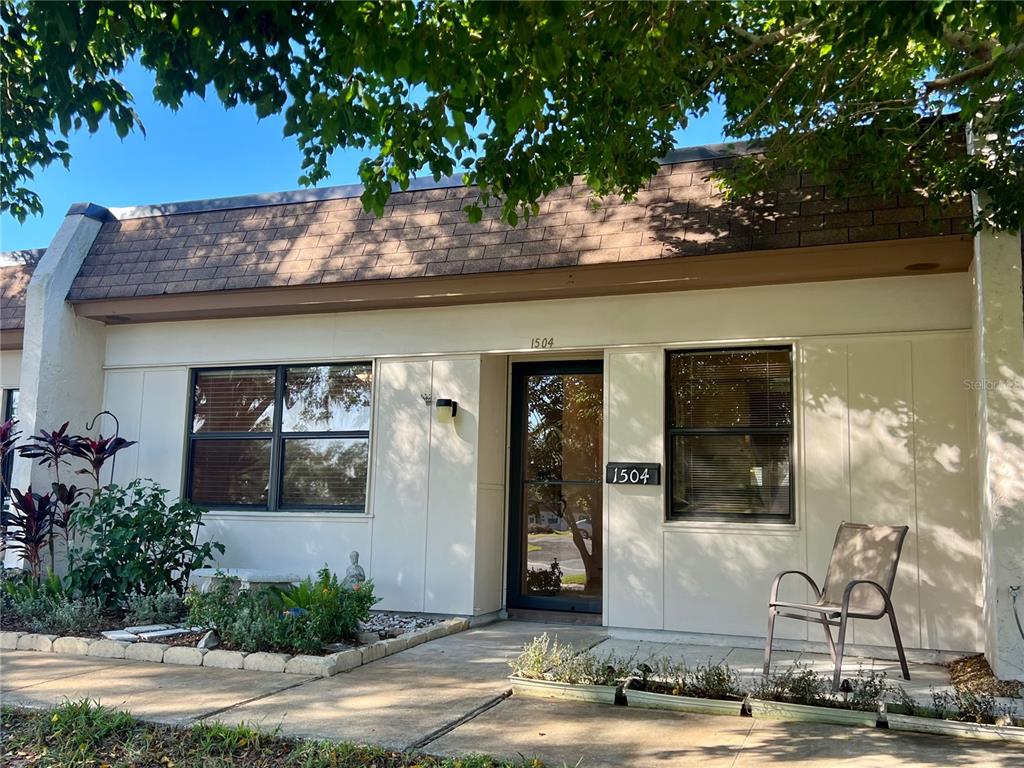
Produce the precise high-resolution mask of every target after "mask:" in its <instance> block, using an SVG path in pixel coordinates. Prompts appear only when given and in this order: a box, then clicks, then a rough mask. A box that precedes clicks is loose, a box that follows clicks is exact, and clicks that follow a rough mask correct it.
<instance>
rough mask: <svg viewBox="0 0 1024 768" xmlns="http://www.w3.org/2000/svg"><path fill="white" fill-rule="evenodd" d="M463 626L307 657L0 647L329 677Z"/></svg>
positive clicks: (93, 646)
mask: <svg viewBox="0 0 1024 768" xmlns="http://www.w3.org/2000/svg"><path fill="white" fill-rule="evenodd" d="M468 628H469V620H468V619H446V620H444V621H439V622H438V623H436V624H433V625H431V626H429V627H425V628H423V629H420V630H417V631H415V632H408V633H405V634H402V635H399V636H398V637H396V638H392V639H389V640H379V641H377V642H375V643H370V644H368V645H362V646H359V647H355V648H350V649H348V650H344V651H338V652H334V653H326V654H324V655H321V656H315V655H311V654H286V653H270V652H255V653H246V652H244V651H233V650H227V649H223V648H214V649H212V650H207V649H204V648H195V647H192V646H187V645H172V644H170V643H163V642H161V643H149V642H137V643H130V642H127V641H120V640H107V639H95V638H89V637H58V636H56V635H46V634H36V633H25V632H8V631H4V632H0V649H6V650H19V651H39V652H43V653H59V654H66V655H72V656H94V657H100V658H108V659H130V660H134V661H148V662H152V663H156V664H160V663H163V664H180V665H183V666H192V667H199V666H203V667H217V668H220V669H244V670H250V671H254V672H282V673H288V674H296V675H313V676H317V677H331V676H333V675H336V674H339V673H341V672H348V671H349V670H351V669H355V668H356V667H359V666H361V665H363V664H369V663H370V662H372V661H376V660H377V659H382V658H384V657H385V656H391V655H394V654H396V653H399V652H401V651H404V650H406V649H407V648H412V647H414V646H417V645H420V644H421V643H424V642H427V641H430V640H436V639H437V638H440V637H445V636H447V635H451V634H455V633H456V632H461V631H463V630H465V629H468Z"/></svg>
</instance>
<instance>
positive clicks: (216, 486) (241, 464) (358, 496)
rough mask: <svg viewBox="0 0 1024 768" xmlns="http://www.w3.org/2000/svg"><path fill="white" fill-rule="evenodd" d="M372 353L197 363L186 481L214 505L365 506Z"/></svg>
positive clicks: (191, 491) (196, 496)
mask: <svg viewBox="0 0 1024 768" xmlns="http://www.w3.org/2000/svg"><path fill="white" fill-rule="evenodd" d="M371 385H372V368H371V365H370V364H369V363H345V364H335V365H303V366H266V367H258V368H232V369H207V370H197V371H195V372H194V373H193V388H192V419H191V429H190V432H189V463H188V480H187V488H188V495H189V498H190V499H191V500H192V501H193V502H195V503H196V504H201V505H204V506H209V507H214V508H217V509H265V510H309V509H324V510H334V511H359V512H361V511H363V510H364V509H365V507H366V481H367V473H368V466H369V444H370V412H371Z"/></svg>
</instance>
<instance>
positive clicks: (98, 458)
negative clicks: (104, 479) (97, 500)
mask: <svg viewBox="0 0 1024 768" xmlns="http://www.w3.org/2000/svg"><path fill="white" fill-rule="evenodd" d="M135 442H136V441H134V440H125V439H124V438H123V437H118V436H116V435H114V436H111V437H104V436H103V435H100V436H99V437H98V438H97V439H95V440H93V439H92V438H91V437H82V438H79V439H78V441H77V442H76V443H75V444H74V445H73V447H72V450H71V452H72V455H74V456H75V457H77V458H79V459H82V460H83V461H85V463H86V464H88V465H89V466H88V467H87V468H85V469H80V470H78V472H79V474H82V475H90V476H91V477H92V479H93V482H94V483H95V485H96V489H97V490H99V488H100V487H101V485H102V483H101V482H100V470H102V469H103V465H104V464H106V463H107V461H108V460H111V459H113V458H114V456H116V455H117V453H118V451H121V450H123V449H125V448H127V447H128V446H130V445H135ZM111 474H113V469H111Z"/></svg>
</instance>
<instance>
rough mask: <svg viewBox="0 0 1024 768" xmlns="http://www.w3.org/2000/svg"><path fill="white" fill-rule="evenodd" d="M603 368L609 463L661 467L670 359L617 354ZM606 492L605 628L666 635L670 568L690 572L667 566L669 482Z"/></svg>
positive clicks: (651, 353) (680, 618) (658, 354)
mask: <svg viewBox="0 0 1024 768" xmlns="http://www.w3.org/2000/svg"><path fill="white" fill-rule="evenodd" d="M605 365H606V367H607V372H606V376H605V380H606V382H607V390H606V391H605V393H604V397H605V413H606V414H607V417H606V424H605V432H606V434H607V436H608V437H607V455H606V456H605V461H606V462H607V461H638V462H663V461H664V455H665V452H664V438H663V434H664V416H663V413H664V408H663V402H664V387H665V353H664V351H663V350H661V349H660V348H659V349H648V350H642V351H636V352H611V353H608V355H607V357H606V362H605ZM604 487H605V492H606V493H607V495H608V501H607V503H606V504H605V510H606V516H607V521H606V523H605V525H606V528H605V530H606V531H607V535H606V537H605V541H606V542H607V545H606V546H607V549H608V551H607V554H606V559H605V562H606V572H605V575H604V579H605V584H606V585H607V586H606V589H605V596H606V604H605V606H604V611H605V624H607V625H609V626H616V627H642V628H646V629H662V628H664V627H665V616H664V613H665V607H664V574H665V568H666V565H667V567H668V569H669V571H670V572H672V571H676V570H678V569H686V568H688V567H689V566H688V564H687V563H685V562H680V561H673V562H671V563H668V564H666V563H665V560H664V542H663V528H664V526H663V523H664V519H665V497H664V489H665V485H664V480H662V485H646V486H645V485H605V486H604ZM674 618H675V621H674V624H678V623H679V622H684V623H685V622H686V616H685V614H682V615H677V616H675V617H674ZM671 628H676V627H675V626H673V627H671Z"/></svg>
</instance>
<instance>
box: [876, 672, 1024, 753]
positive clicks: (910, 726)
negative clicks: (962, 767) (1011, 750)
mask: <svg viewBox="0 0 1024 768" xmlns="http://www.w3.org/2000/svg"><path fill="white" fill-rule="evenodd" d="M894 698H895V700H894V701H893V702H892V703H890V704H888V705H887V706H886V707H885V709H884V712H883V717H884V718H885V723H886V726H887V727H888V728H891V729H892V730H894V731H911V732H914V733H935V734H941V735H943V736H964V737H969V738H974V739H985V740H989V741H1013V742H1018V743H1024V720H1022V719H1021V718H1019V717H1016V716H1015V714H1014V712H1013V711H1012V709H1011V708H1009V707H1008V706H1006V705H1003V706H1000V705H999V704H998V703H997V700H996V699H995V697H994V696H992V695H991V694H987V693H976V692H972V691H967V690H959V689H954V690H953V691H932V706H931V707H925V706H921V705H920V704H918V702H917V701H916V700H915V699H914V698H913V697H912V696H910V695H908V694H907V693H906V691H904V690H903V688H902V687H899V686H897V689H896V695H895V697H894Z"/></svg>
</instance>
